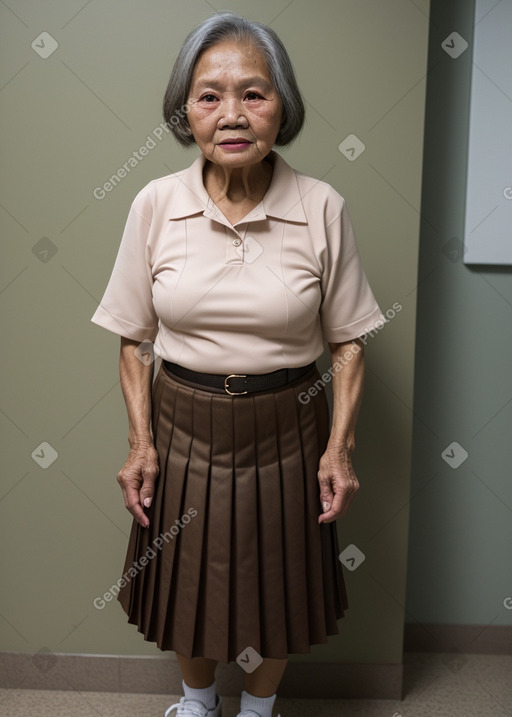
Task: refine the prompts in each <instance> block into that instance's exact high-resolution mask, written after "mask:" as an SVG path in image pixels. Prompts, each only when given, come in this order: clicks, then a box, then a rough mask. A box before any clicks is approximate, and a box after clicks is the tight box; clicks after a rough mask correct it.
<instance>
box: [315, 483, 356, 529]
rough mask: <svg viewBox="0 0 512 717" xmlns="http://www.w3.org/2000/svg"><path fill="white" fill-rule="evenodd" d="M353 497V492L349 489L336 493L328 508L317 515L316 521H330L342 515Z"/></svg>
mask: <svg viewBox="0 0 512 717" xmlns="http://www.w3.org/2000/svg"><path fill="white" fill-rule="evenodd" d="M353 497H354V493H353V492H352V491H350V490H349V489H345V490H343V491H341V492H339V493H336V494H335V495H334V499H333V501H332V505H331V507H330V509H329V510H327V511H325V512H324V513H323V514H321V515H320V516H319V518H318V522H319V523H332V522H333V521H334V520H337V519H338V518H341V517H342V516H344V515H345V514H346V512H347V511H348V509H349V507H350V503H351V502H352V498H353Z"/></svg>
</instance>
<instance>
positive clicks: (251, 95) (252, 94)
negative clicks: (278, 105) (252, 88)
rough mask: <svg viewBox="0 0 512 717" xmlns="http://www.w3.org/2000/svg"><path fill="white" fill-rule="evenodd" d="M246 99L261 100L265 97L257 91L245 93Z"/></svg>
mask: <svg viewBox="0 0 512 717" xmlns="http://www.w3.org/2000/svg"><path fill="white" fill-rule="evenodd" d="M245 99H246V100H261V99H263V98H262V96H261V95H259V94H258V93H257V92H248V93H247V94H246V95H245Z"/></svg>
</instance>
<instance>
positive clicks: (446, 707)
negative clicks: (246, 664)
mask: <svg viewBox="0 0 512 717" xmlns="http://www.w3.org/2000/svg"><path fill="white" fill-rule="evenodd" d="M404 663H405V681H404V699H403V700H402V701H401V702H398V701H392V700H293V699H279V698H278V700H277V702H276V706H275V710H274V714H275V715H276V717H277V715H278V714H279V715H281V717H310V716H313V717H356V716H357V717H363V716H364V717H511V716H512V656H506V655H447V654H444V655H440V654H431V653H430V654H419V653H416V654H415V653H407V654H406V655H405V659H404ZM178 699H179V696H173V695H170V696H165V695H141V694H114V693H110V692H73V691H69V692H51V691H43V690H0V715H2V717H50V716H51V717H163V714H164V711H165V709H166V708H167V707H168V706H169V705H170V704H172V703H173V702H175V701H177V700H178ZM238 705H239V703H238V699H236V698H234V697H227V698H225V699H224V716H223V717H235V715H236V714H237V712H238Z"/></svg>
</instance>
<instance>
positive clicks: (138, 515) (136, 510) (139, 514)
mask: <svg viewBox="0 0 512 717" xmlns="http://www.w3.org/2000/svg"><path fill="white" fill-rule="evenodd" d="M128 510H129V511H130V513H131V514H132V515H133V517H134V518H135V520H136V521H137V523H138V524H139V525H140V526H141V527H142V528H147V527H148V526H149V518H148V516H147V515H146V514H145V513H144V511H143V509H142V507H141V506H140V505H139V504H137V505H134V506H133V508H131V509H130V508H128Z"/></svg>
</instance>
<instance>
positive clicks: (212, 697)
mask: <svg viewBox="0 0 512 717" xmlns="http://www.w3.org/2000/svg"><path fill="white" fill-rule="evenodd" d="M182 685H183V692H184V693H185V697H188V698H189V699H190V700H197V701H198V702H202V703H203V704H204V705H205V707H206V709H208V710H213V709H215V707H216V706H217V682H216V681H215V680H214V681H213V684H211V685H210V686H209V687H203V688H202V689H200V690H196V689H195V688H194V687H189V686H188V685H187V684H185V680H182Z"/></svg>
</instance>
